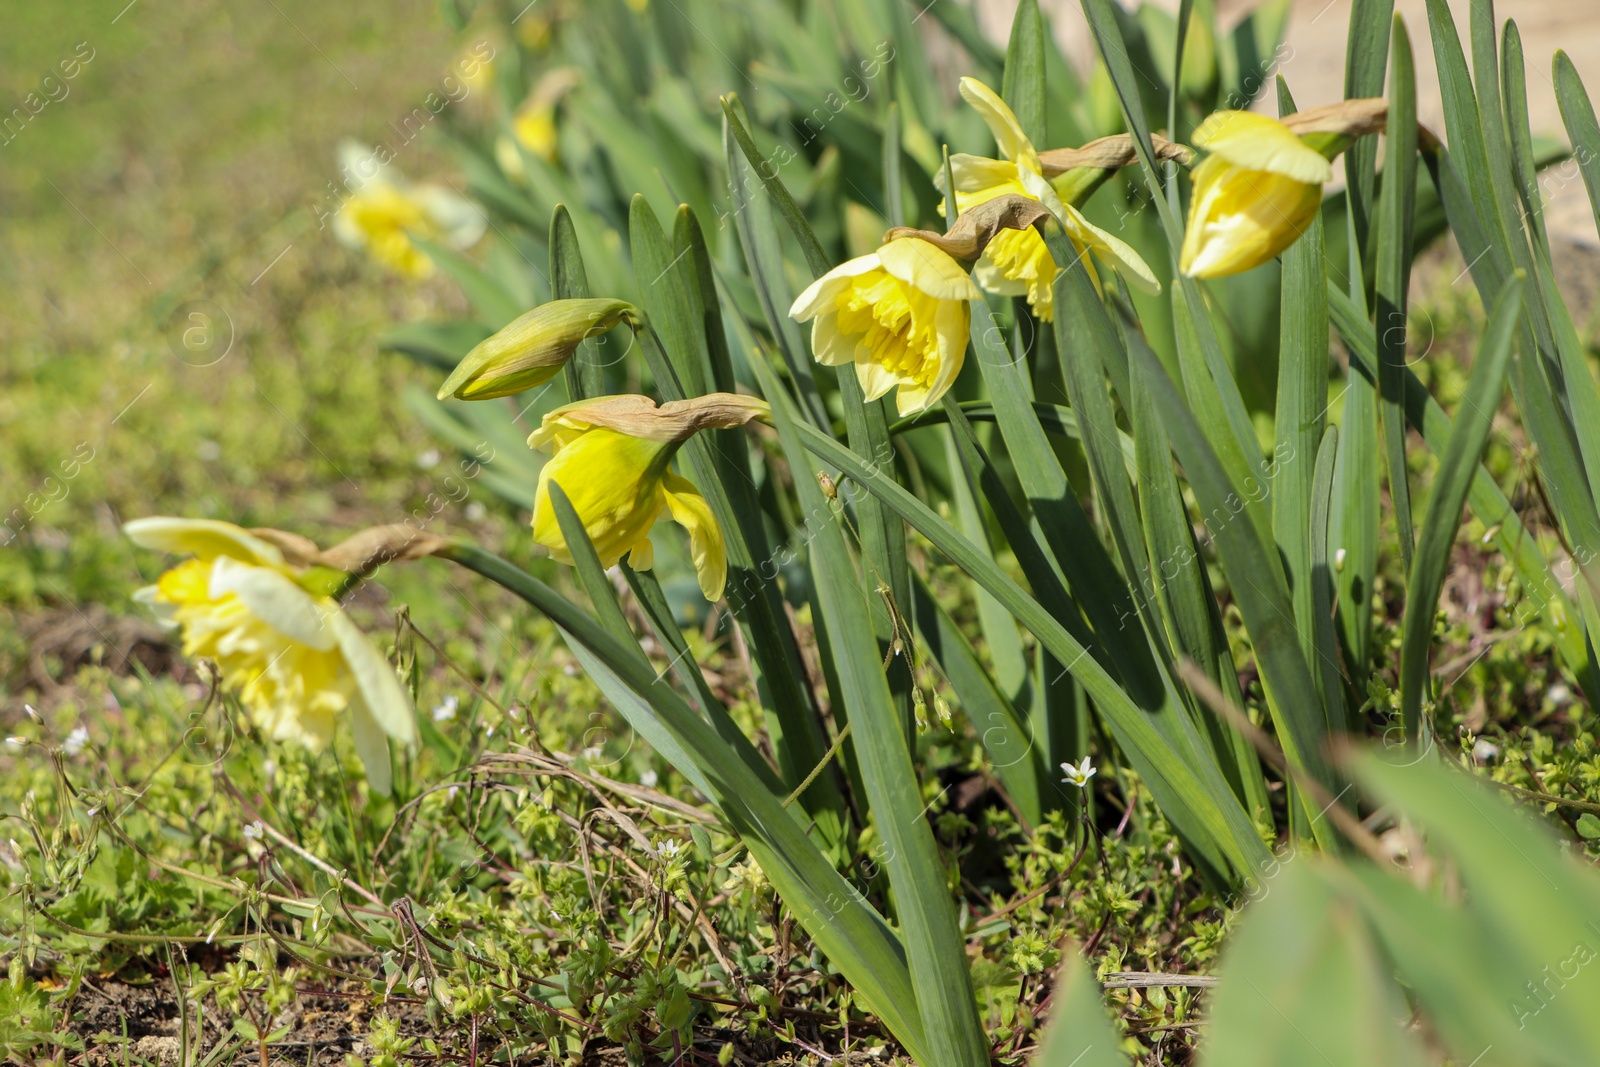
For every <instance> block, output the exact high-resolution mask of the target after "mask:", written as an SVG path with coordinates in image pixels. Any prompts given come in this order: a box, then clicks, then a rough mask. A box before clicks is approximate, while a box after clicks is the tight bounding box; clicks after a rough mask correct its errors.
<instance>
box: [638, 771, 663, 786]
mask: <svg viewBox="0 0 1600 1067" xmlns="http://www.w3.org/2000/svg"><path fill="white" fill-rule="evenodd" d="M658 781H660V779H659V778H658V777H657V776H656V772H655V771H645V772H644V773H643V774H641V775H640V776H639V784H640V785H642V786H644V787H645V788H646V789H654V788H655V787H656V782H658Z"/></svg>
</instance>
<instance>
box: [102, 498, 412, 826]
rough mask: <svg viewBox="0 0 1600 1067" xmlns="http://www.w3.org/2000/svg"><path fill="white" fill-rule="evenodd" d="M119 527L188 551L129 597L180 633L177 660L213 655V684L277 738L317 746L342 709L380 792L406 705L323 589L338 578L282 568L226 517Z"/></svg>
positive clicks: (153, 545) (407, 734) (280, 558)
mask: <svg viewBox="0 0 1600 1067" xmlns="http://www.w3.org/2000/svg"><path fill="white" fill-rule="evenodd" d="M123 529H124V531H125V532H126V533H127V535H128V537H129V538H130V539H132V541H133V542H134V543H135V544H137V545H140V546H142V547H144V548H150V549H155V550H158V551H162V552H172V553H187V554H189V555H190V556H191V557H192V558H191V559H188V560H186V561H184V562H183V563H180V564H178V565H177V566H176V567H173V568H172V569H171V570H169V571H167V572H166V573H165V574H163V575H161V577H160V578H159V579H157V581H156V583H155V584H154V585H152V586H148V587H146V588H144V589H142V590H140V591H139V594H138V596H139V599H141V600H142V601H144V602H146V603H148V604H149V605H150V606H151V608H152V609H153V610H154V611H155V612H156V614H157V616H158V617H159V618H160V619H161V620H162V621H163V622H164V623H166V624H168V625H173V626H177V627H178V628H179V629H180V630H181V631H182V636H183V652H184V655H186V656H188V657H190V658H191V659H193V658H199V657H206V658H208V659H211V660H214V661H216V663H217V665H218V667H219V668H220V669H221V672H222V685H223V688H224V689H226V690H227V691H229V692H232V693H236V694H238V696H239V700H240V702H241V703H242V704H243V705H244V706H245V708H246V709H247V710H248V711H249V713H250V718H251V720H252V721H253V722H254V723H255V724H256V726H257V727H259V728H260V729H261V730H262V731H263V732H265V733H266V734H267V735H268V736H270V737H272V738H274V739H276V740H280V741H298V742H300V743H301V744H303V745H305V746H306V747H308V748H311V749H313V750H320V749H322V748H324V747H326V746H327V745H328V743H329V742H331V741H332V740H333V735H334V730H335V727H336V724H337V722H338V720H339V717H340V716H341V715H344V714H346V713H348V715H349V719H350V727H351V731H352V735H353V737H354V740H355V745H356V752H357V753H358V754H359V755H360V756H361V762H362V763H363V764H364V765H365V767H366V771H367V780H368V781H369V782H370V783H371V785H372V787H373V789H375V790H377V791H378V792H380V793H384V794H387V793H388V792H389V787H390V773H389V747H388V739H390V738H392V739H394V740H395V741H396V742H398V743H400V744H402V745H411V744H413V743H414V742H415V741H416V726H415V723H414V721H413V714H412V708H411V700H410V698H409V697H408V696H407V695H406V692H405V690H404V688H402V686H401V685H400V679H399V676H398V675H397V674H396V673H395V670H394V668H393V667H392V666H390V664H389V661H388V660H386V659H385V658H384V657H383V655H382V654H381V653H380V652H379V651H378V650H377V649H376V648H375V647H373V645H372V643H371V642H370V641H369V640H368V639H367V637H366V635H365V634H363V633H362V632H361V630H360V629H359V628H358V627H357V626H356V624H355V623H354V622H352V621H351V620H350V618H349V617H348V616H347V615H345V613H344V611H343V610H342V609H341V608H340V607H339V602H338V601H337V600H336V599H334V597H333V596H332V595H331V593H332V591H333V589H334V588H335V587H336V586H337V585H338V584H340V583H342V581H343V580H345V579H346V578H347V576H346V575H344V574H342V573H341V572H337V571H332V570H329V569H327V568H302V567H296V566H292V565H291V564H290V563H289V562H287V561H286V560H285V558H284V553H283V551H282V549H280V548H279V547H278V546H277V545H275V544H273V543H272V542H270V541H268V540H266V539H264V538H262V537H259V536H257V535H256V534H253V533H251V532H250V531H248V530H245V529H242V528H241V527H238V526H234V525H233V524H231V523H226V522H217V521H214V520H210V519H181V518H164V517H153V518H145V519H135V520H133V521H132V522H129V523H127V524H126V525H125V526H124V527H123Z"/></svg>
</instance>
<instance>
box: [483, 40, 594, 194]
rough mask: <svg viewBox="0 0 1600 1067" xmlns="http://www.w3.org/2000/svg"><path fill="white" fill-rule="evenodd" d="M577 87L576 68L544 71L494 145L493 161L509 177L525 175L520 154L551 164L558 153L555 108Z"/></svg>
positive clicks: (524, 166)
mask: <svg viewBox="0 0 1600 1067" xmlns="http://www.w3.org/2000/svg"><path fill="white" fill-rule="evenodd" d="M577 84H578V71H577V69H576V68H575V67H555V68H553V69H551V70H549V71H546V72H545V74H544V76H543V77H542V78H540V79H539V82H538V84H537V85H535V86H534V87H533V91H532V92H530V93H529V94H528V98H527V99H526V100H524V101H523V102H522V104H521V106H519V107H518V108H517V111H516V114H514V115H512V116H511V132H510V133H509V134H502V135H501V136H500V137H499V138H498V139H497V140H496V141H495V144H494V158H495V162H496V163H499V164H500V169H501V170H503V171H505V172H506V174H507V175H509V176H510V177H512V178H516V179H519V180H520V179H522V178H524V177H526V176H527V173H528V168H527V166H526V165H525V164H524V163H523V161H522V153H523V152H527V153H528V154H529V155H532V156H536V157H537V158H539V159H542V160H544V161H545V162H546V163H554V162H555V161H556V157H557V155H558V154H559V152H558V149H559V144H558V139H557V136H556V134H557V127H556V107H557V105H559V104H560V103H561V98H562V97H564V96H566V95H567V93H569V92H571V91H572V90H573V89H574V88H575V87H576V86H577Z"/></svg>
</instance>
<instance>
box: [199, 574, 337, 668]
mask: <svg viewBox="0 0 1600 1067" xmlns="http://www.w3.org/2000/svg"><path fill="white" fill-rule="evenodd" d="M229 593H232V594H233V595H234V596H237V597H238V598H239V600H240V601H241V602H242V603H243V604H244V606H245V607H246V608H248V609H249V610H250V613H251V614H253V615H255V616H256V617H257V618H259V619H260V620H261V621H262V622H264V623H266V624H267V625H268V626H270V627H272V628H273V629H274V630H276V631H278V632H279V633H280V634H282V635H283V636H285V637H287V638H289V639H290V640H292V641H298V642H300V644H302V645H306V646H308V647H310V648H314V649H316V650H317V651H318V652H326V651H328V650H329V649H331V648H333V647H334V644H335V643H336V638H335V635H334V631H333V628H332V627H331V626H330V625H329V624H328V618H327V616H329V615H338V614H339V612H338V610H337V607H335V608H334V609H333V610H332V611H331V612H330V611H328V610H326V609H325V608H324V606H323V605H321V604H319V603H318V602H317V599H316V598H315V597H313V596H312V595H311V594H310V593H308V592H306V591H305V590H304V589H302V588H300V587H299V586H298V585H296V584H295V583H294V580H293V579H291V578H290V577H289V576H288V575H286V574H284V573H283V572H282V571H276V570H273V569H272V568H270V567H258V566H256V565H255V564H253V563H242V562H240V561H239V560H236V559H234V558H233V557H231V556H218V557H217V558H216V560H215V561H214V562H213V563H212V565H211V583H210V595H211V599H213V600H220V599H222V598H223V597H225V596H227V595H228V594H229ZM330 603H331V601H330Z"/></svg>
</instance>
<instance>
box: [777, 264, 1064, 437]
mask: <svg viewBox="0 0 1600 1067" xmlns="http://www.w3.org/2000/svg"><path fill="white" fill-rule="evenodd" d="M1040 247H1041V248H1042V247H1043V245H1042V244H1041V245H1040ZM982 296H983V294H982V293H981V292H979V290H978V287H977V286H976V285H974V284H972V279H971V278H970V277H968V276H967V271H966V268H964V267H963V266H962V265H961V264H960V263H959V262H957V261H956V260H955V259H954V258H953V257H952V256H951V255H950V254H949V253H948V252H945V251H944V250H943V249H940V248H937V247H935V246H934V245H931V244H929V243H928V242H927V241H923V240H921V239H919V238H915V237H901V238H897V239H896V240H893V241H890V242H889V243H888V244H886V245H884V246H883V247H882V248H880V249H878V250H877V251H876V252H872V253H870V254H868V255H865V256H858V257H856V258H855V259H852V260H849V261H848V262H846V263H841V264H840V265H839V266H837V267H835V268H833V269H832V270H830V271H829V272H828V273H826V274H824V275H823V276H822V277H820V278H818V279H817V280H816V281H814V282H812V283H811V284H810V285H809V286H807V287H806V290H805V292H803V293H801V294H800V296H799V298H798V299H796V300H795V302H794V306H793V307H791V308H790V309H789V315H790V317H791V318H793V319H795V320H796V321H797V322H810V323H811V351H812V354H813V355H814V356H815V357H816V360H817V362H818V363H821V364H823V365H825V366H829V367H834V366H842V365H844V364H847V363H854V364H855V368H856V376H857V378H858V379H859V380H860V382H861V389H862V391H863V392H864V393H866V398H867V399H868V400H876V399H878V398H879V397H881V396H883V395H884V394H886V393H888V392H889V390H891V389H897V390H898V392H897V393H896V394H895V403H896V406H897V407H898V409H899V411H900V414H901V415H914V414H916V413H917V412H919V411H924V410H926V409H927V408H929V407H931V406H932V405H933V404H936V403H938V401H939V398H940V397H942V396H944V394H945V392H946V391H948V390H949V388H950V386H951V384H952V383H953V382H954V381H955V380H956V375H957V374H959V373H960V372H961V364H962V361H963V360H964V359H965V358H966V352H967V341H968V339H969V337H970V334H971V328H972V309H971V308H970V307H969V306H968V302H969V301H972V300H978V299H980V298H981V297H982Z"/></svg>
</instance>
